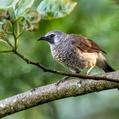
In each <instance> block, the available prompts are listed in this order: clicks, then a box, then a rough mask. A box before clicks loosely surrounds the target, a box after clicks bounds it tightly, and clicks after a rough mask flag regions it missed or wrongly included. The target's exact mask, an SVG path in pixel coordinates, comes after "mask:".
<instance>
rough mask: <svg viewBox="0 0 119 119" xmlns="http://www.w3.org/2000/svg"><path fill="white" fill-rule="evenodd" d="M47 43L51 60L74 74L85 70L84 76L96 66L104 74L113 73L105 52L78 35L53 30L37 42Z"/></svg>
mask: <svg viewBox="0 0 119 119" xmlns="http://www.w3.org/2000/svg"><path fill="white" fill-rule="evenodd" d="M42 40H43V41H47V42H48V44H49V45H50V50H51V54H52V56H53V58H54V59H55V60H57V61H58V62H59V63H61V64H63V65H64V66H66V67H68V68H69V69H70V70H71V71H73V72H75V73H80V72H81V71H82V70H83V69H87V72H86V75H89V73H90V72H91V70H92V69H93V68H94V67H95V66H97V67H99V68H101V69H102V70H104V72H113V71H115V70H114V69H113V68H112V67H111V66H110V65H109V64H108V63H107V60H106V57H105V54H106V52H105V51H104V50H102V48H101V47H100V46H99V45H98V44H97V43H96V42H94V41H93V40H91V39H88V38H87V37H85V36H82V35H78V34H67V33H64V32H62V31H58V30H53V31H49V32H48V33H46V34H45V35H44V36H41V37H40V38H39V39H38V41H42Z"/></svg>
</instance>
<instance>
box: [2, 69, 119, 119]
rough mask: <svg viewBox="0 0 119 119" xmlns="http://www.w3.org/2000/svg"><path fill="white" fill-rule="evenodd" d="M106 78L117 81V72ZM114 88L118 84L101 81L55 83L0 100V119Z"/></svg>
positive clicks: (75, 80)
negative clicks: (54, 102)
mask: <svg viewBox="0 0 119 119" xmlns="http://www.w3.org/2000/svg"><path fill="white" fill-rule="evenodd" d="M106 77H107V78H113V79H119V71H115V72H112V73H108V74H106ZM115 88H117V89H118V88H119V83H114V82H110V81H102V80H99V81H94V80H84V81H82V83H81V84H80V83H79V80H78V79H72V80H67V81H65V82H63V83H61V84H59V85H58V86H57V85H56V84H55V83H53V84H49V85H46V86H42V87H38V88H35V89H31V90H29V91H26V92H24V93H21V94H18V95H15V96H12V97H9V98H6V99H3V100H1V101H0V117H5V116H7V115H10V114H13V113H16V112H18V111H22V110H25V109H28V108H31V107H34V106H37V105H41V104H44V103H48V102H51V101H54V100H58V99H62V98H67V97H72V96H80V95H84V94H87V93H92V92H98V91H102V90H108V89H115Z"/></svg>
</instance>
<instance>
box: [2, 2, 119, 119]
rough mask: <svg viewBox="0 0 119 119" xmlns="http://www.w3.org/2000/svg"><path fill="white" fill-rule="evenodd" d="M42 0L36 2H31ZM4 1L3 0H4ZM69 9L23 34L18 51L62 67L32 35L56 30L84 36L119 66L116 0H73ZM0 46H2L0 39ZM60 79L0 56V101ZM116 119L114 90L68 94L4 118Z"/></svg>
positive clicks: (118, 106) (117, 106)
mask: <svg viewBox="0 0 119 119" xmlns="http://www.w3.org/2000/svg"><path fill="white" fill-rule="evenodd" d="M40 1H41V0H35V6H37V4H39V3H40ZM3 2H5V1H4V0H3ZM77 2H78V5H77V6H76V8H75V9H74V10H73V12H72V13H71V14H70V15H68V16H66V17H64V18H60V19H56V20H50V21H47V20H42V21H41V22H40V24H39V30H38V31H35V32H25V33H24V34H23V35H22V38H21V41H20V45H19V51H20V52H21V53H22V54H24V55H25V56H27V57H28V58H30V59H32V60H36V61H39V62H40V63H42V64H43V65H45V66H47V67H49V68H51V69H58V70H64V71H65V69H64V67H62V66H61V65H60V64H58V63H57V62H56V61H54V60H53V59H52V56H51V53H50V49H49V46H48V44H47V43H46V42H37V39H38V38H39V37H40V36H41V35H43V34H45V33H46V32H48V31H50V30H61V31H64V32H67V33H76V34H82V35H84V36H87V37H88V38H90V39H93V40H94V41H96V42H97V43H98V44H99V45H100V46H101V47H102V48H103V49H104V50H105V51H106V52H107V55H106V57H107V59H108V62H109V64H111V65H112V67H114V68H115V69H116V70H118V67H119V63H118V61H119V1H118V0H77ZM0 45H1V47H4V46H3V44H2V43H0ZM60 79H61V76H57V75H54V74H50V73H44V72H42V70H40V69H38V68H36V67H34V66H32V65H28V64H26V63H25V62H24V61H23V60H21V59H20V58H19V57H17V56H15V55H13V54H0V99H3V98H7V97H9V96H12V95H15V94H18V93H20V92H23V91H26V90H29V89H31V88H34V87H37V86H42V85H46V84H49V83H53V82H56V81H58V80H60ZM34 118H35V119H66V118H68V119H106V118H108V119H119V91H118V90H116V89H115V90H108V91H102V92H99V93H92V94H88V95H84V96H80V97H75V98H74V97H70V98H67V99H62V100H58V101H54V102H51V103H48V104H44V105H41V106H37V107H35V108H32V109H28V110H25V111H22V112H18V113H16V114H13V115H10V116H8V117H5V118H4V119H34Z"/></svg>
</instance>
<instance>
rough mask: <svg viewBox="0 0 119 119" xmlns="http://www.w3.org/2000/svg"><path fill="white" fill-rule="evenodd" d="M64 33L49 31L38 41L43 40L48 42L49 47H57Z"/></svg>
mask: <svg viewBox="0 0 119 119" xmlns="http://www.w3.org/2000/svg"><path fill="white" fill-rule="evenodd" d="M64 35H65V33H63V32H61V31H50V32H48V33H47V34H46V35H44V36H41V37H40V38H39V39H38V41H41V40H44V41H48V43H49V44H50V45H57V44H59V43H60V41H61V40H62V39H63V36H64Z"/></svg>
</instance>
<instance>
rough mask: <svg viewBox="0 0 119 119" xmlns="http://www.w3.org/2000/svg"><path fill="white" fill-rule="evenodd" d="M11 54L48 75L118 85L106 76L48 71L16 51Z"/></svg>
mask: <svg viewBox="0 0 119 119" xmlns="http://www.w3.org/2000/svg"><path fill="white" fill-rule="evenodd" d="M13 52H14V53H15V54H16V55H17V56H19V57H20V58H21V59H22V60H24V61H25V62H26V63H28V64H32V65H34V66H36V67H38V68H40V69H42V70H43V71H44V72H49V73H53V74H58V75H63V76H69V77H78V78H82V79H92V80H106V81H111V82H116V83H119V80H118V79H114V78H107V77H106V76H102V77H99V76H89V75H88V76H86V75H80V74H74V73H65V72H61V71H57V70H52V69H48V68H47V67H45V66H43V65H41V64H40V63H39V62H35V61H31V60H29V59H28V58H26V57H25V56H24V55H22V54H21V53H19V52H18V51H17V50H13Z"/></svg>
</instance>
